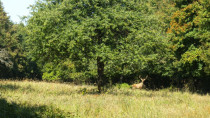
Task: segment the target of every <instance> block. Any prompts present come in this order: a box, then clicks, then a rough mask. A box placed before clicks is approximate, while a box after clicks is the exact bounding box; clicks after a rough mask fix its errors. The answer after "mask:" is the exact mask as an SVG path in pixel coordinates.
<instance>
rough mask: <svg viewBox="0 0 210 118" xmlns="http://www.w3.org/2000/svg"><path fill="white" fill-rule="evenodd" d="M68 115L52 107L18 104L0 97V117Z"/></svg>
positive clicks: (24, 117) (54, 116) (58, 117)
mask: <svg viewBox="0 0 210 118" xmlns="http://www.w3.org/2000/svg"><path fill="white" fill-rule="evenodd" d="M70 115H71V114H69V115H68V114H64V112H63V111H61V110H59V109H54V108H53V107H47V106H26V105H19V104H16V103H13V102H12V103H10V102H8V101H7V100H5V99H4V98H1V97H0V118H43V117H45V118H65V117H70Z"/></svg>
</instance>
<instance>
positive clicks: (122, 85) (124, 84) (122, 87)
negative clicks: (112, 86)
mask: <svg viewBox="0 0 210 118" xmlns="http://www.w3.org/2000/svg"><path fill="white" fill-rule="evenodd" d="M116 87H117V88H119V89H129V88H131V86H130V85H128V84H127V83H122V84H116Z"/></svg>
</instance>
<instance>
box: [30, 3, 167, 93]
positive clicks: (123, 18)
mask: <svg viewBox="0 0 210 118" xmlns="http://www.w3.org/2000/svg"><path fill="white" fill-rule="evenodd" d="M32 9H33V12H32V17H31V18H30V19H29V20H28V26H27V29H28V41H27V42H28V46H29V47H28V49H29V52H30V55H31V56H32V57H33V58H34V60H38V61H39V62H40V63H42V64H43V65H46V64H47V66H48V67H50V68H52V69H53V67H52V64H55V65H59V64H60V63H63V62H69V63H68V64H69V65H72V67H73V68H74V70H75V71H74V73H75V74H74V75H75V76H76V75H85V76H89V75H90V76H97V85H98V90H99V92H101V89H102V87H103V86H104V85H105V83H106V81H107V79H106V78H107V77H109V73H110V72H112V73H115V71H117V72H120V73H121V74H123V73H124V74H125V73H127V74H131V73H135V74H137V73H138V74H140V73H144V72H148V73H149V71H150V70H152V72H151V73H158V72H157V71H159V73H161V74H162V73H164V72H160V70H162V71H165V72H166V70H167V69H166V68H165V67H163V65H166V64H168V62H166V60H167V59H166V58H165V57H166V56H165V55H169V54H168V53H167V52H168V51H167V50H165V49H167V45H166V44H167V43H168V42H167V40H164V39H166V37H165V35H164V32H162V31H163V28H162V27H160V24H161V22H159V21H158V18H156V16H154V15H151V13H152V11H151V9H150V8H149V7H148V6H147V2H143V1H140V0H129V1H127V0H81V1H80V0H79V1H78V0H63V1H62V2H59V3H57V4H54V3H52V2H50V1H49V0H44V1H43V2H41V1H39V2H37V4H36V5H35V6H33V7H32ZM164 50H165V51H164ZM66 60H69V61H66ZM155 60H156V61H155ZM158 61H159V62H158ZM49 63H51V64H49ZM68 64H67V65H68ZM50 65H51V66H50ZM157 65H158V66H157ZM147 66H149V67H147ZM48 71H49V70H48ZM59 72H60V71H54V72H53V73H59ZM53 73H52V74H53ZM145 74H146V73H145ZM79 77H81V76H79Z"/></svg>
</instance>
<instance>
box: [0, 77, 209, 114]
mask: <svg viewBox="0 0 210 118" xmlns="http://www.w3.org/2000/svg"><path fill="white" fill-rule="evenodd" d="M0 104H1V105H0V117H1V118H13V117H17V116H18V117H27V118H28V117H30V118H31V117H36V118H39V117H42V118H43V117H44V118H49V117H52V118H55V117H56V118H62V117H63V118H66V117H70V118H71V117H82V118H128V117H129V118H139V117H141V118H148V117H149V118H157V117H158V118H169V117H170V118H208V117H209V116H210V96H209V95H208V94H207V95H199V94H192V93H189V92H183V91H175V90H174V89H162V90H160V91H150V90H132V89H131V88H129V86H128V85H126V84H121V85H118V86H115V87H113V88H110V89H108V90H107V91H106V92H105V93H103V94H98V92H97V87H96V86H90V85H73V84H66V83H47V82H38V81H5V80H3V81H0Z"/></svg>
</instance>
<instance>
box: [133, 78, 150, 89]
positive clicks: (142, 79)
mask: <svg viewBox="0 0 210 118" xmlns="http://www.w3.org/2000/svg"><path fill="white" fill-rule="evenodd" d="M147 78H148V75H147V76H146V78H141V76H139V79H141V83H139V84H133V85H132V88H134V89H142V88H144V86H145V85H144V81H145V80H146V79H147Z"/></svg>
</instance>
